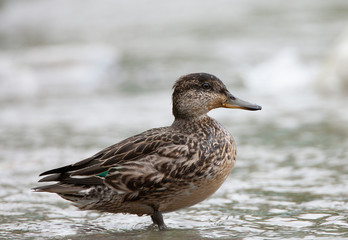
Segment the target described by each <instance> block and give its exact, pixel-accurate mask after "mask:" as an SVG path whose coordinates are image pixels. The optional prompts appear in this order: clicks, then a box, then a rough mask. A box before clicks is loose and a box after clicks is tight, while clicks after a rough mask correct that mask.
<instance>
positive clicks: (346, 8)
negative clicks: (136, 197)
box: [0, 0, 348, 240]
mask: <svg viewBox="0 0 348 240" xmlns="http://www.w3.org/2000/svg"><path fill="white" fill-rule="evenodd" d="M81 6H83V8H82V7H81ZM197 6H199V7H197ZM346 16H348V5H347V3H346V1H345V0H333V1H324V0H322V1H314V0H309V1H305V2H303V1H300V0H295V1H291V2H282V3H280V2H278V1H256V0H247V1H242V0H234V1H222V0H219V1H213V2H211V1H197V0H192V1H184V0H182V1H175V2H171V3H167V2H166V3H163V2H162V1H157V0H152V1H145V2H137V3H136V4H135V3H131V2H129V1H127V2H125V1H105V2H103V3H100V2H94V1H78V0H75V1H71V0H70V1H49V2H47V1H41V0H38V1H19V0H18V1H2V2H1V5H0V133H1V134H0V146H1V148H0V169H1V175H0V202H1V204H0V238H1V239H81V238H83V239H95V238H102V239H320V240H321V239H348V164H347V163H348V140H347V139H348V125H347V122H348V113H347V106H346V105H347V102H348V99H347V92H348V91H347V88H345V86H347V82H348V81H347V78H345V77H344V76H347V75H345V74H346V73H345V69H346V68H345V67H339V66H340V64H342V66H345V65H344V64H345V63H346V62H345V61H346V60H345V59H347V58H346V57H345V56H346V55H345V53H346V52H345V50H344V49H346V48H345V46H347V44H348V43H347V42H346V40H345V39H346V37H345V35H344V31H347V30H346V29H347V28H348V22H347V17H346ZM336 46H337V47H336ZM337 49H339V51H338V50H337ZM331 51H332V52H331ZM196 71H205V72H210V73H214V74H216V75H217V76H218V77H220V78H221V79H222V80H223V81H224V82H225V83H226V85H227V86H228V88H229V89H230V91H231V92H232V93H234V94H235V95H237V96H239V97H241V98H243V99H245V100H249V101H252V102H256V103H258V104H260V105H262V106H263V110H262V111H259V112H247V111H237V110H228V109H218V110H214V111H213V112H212V113H211V114H210V115H211V116H213V117H215V118H216V119H217V120H219V121H220V122H221V123H222V124H223V125H224V126H225V127H226V128H227V129H228V130H229V131H230V132H231V133H233V135H234V136H235V138H236V141H237V145H238V159H237V165H236V167H235V169H234V170H233V172H232V174H231V175H230V177H229V178H228V180H227V181H226V183H225V184H224V185H223V186H222V188H221V189H220V190H219V191H218V192H217V193H216V194H214V195H213V196H212V197H211V198H209V199H207V200H206V201H204V202H202V203H200V204H197V205H195V206H193V207H190V208H187V209H183V210H180V211H177V212H173V213H168V214H165V215H164V218H165V222H166V224H167V225H168V226H169V230H168V231H165V232H159V231H157V229H156V228H154V227H153V226H151V224H150V223H151V220H150V218H149V217H146V216H144V217H137V216H132V215H122V214H118V215H113V214H99V213H95V212H84V211H79V210H77V209H76V208H75V207H73V206H71V205H70V204H69V203H68V202H66V201H64V200H62V199H60V198H59V197H58V196H56V195H53V194H48V193H33V192H32V191H31V190H30V189H31V188H32V187H34V186H37V184H38V183H37V180H38V179H39V178H38V174H39V173H41V172H42V171H45V170H47V169H51V168H54V167H59V166H62V165H65V164H69V163H72V162H75V161H78V160H81V159H83V158H86V157H89V156H90V155H92V154H94V153H95V152H96V151H98V150H100V149H102V148H104V147H106V146H109V145H111V144H113V143H115V142H117V141H119V140H121V139H123V138H125V137H128V136H130V135H133V134H136V133H139V132H141V131H143V130H146V129H149V128H152V127H158V126H165V125H169V124H171V122H172V120H173V118H172V116H171V101H170V95H171V86H172V84H173V82H174V80H175V79H176V78H177V77H179V76H180V75H183V74H185V73H188V72H196ZM337 76H341V77H340V78H337Z"/></svg>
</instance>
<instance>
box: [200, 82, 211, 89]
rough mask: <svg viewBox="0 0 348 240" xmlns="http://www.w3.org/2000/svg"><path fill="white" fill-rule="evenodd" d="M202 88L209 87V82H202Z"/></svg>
mask: <svg viewBox="0 0 348 240" xmlns="http://www.w3.org/2000/svg"><path fill="white" fill-rule="evenodd" d="M202 88H204V89H209V88H210V85H209V83H203V84H202Z"/></svg>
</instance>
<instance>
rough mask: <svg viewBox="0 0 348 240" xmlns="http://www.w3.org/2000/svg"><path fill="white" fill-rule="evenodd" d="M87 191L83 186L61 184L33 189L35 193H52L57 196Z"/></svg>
mask: <svg viewBox="0 0 348 240" xmlns="http://www.w3.org/2000/svg"><path fill="white" fill-rule="evenodd" d="M85 189H86V188H84V187H83V186H76V185H67V184H61V183H56V184H52V185H46V186H41V187H36V188H33V190H34V191H35V192H51V193H57V194H68V193H76V192H79V191H82V190H85Z"/></svg>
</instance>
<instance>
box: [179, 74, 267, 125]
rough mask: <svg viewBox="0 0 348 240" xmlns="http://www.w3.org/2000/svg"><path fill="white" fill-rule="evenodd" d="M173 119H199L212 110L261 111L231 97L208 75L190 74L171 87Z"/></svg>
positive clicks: (219, 83) (223, 85)
mask: <svg viewBox="0 0 348 240" xmlns="http://www.w3.org/2000/svg"><path fill="white" fill-rule="evenodd" d="M173 89H174V92H173V114H174V116H175V118H181V119H187V118H199V117H201V116H204V115H205V114H206V113H208V112H209V111H210V110H212V109H214V108H219V107H223V108H239V109H244V110H251V111H255V110H261V107H260V106H259V105H256V104H252V103H249V102H246V101H243V100H241V99H239V98H236V97H235V96H233V95H232V94H231V93H230V92H229V91H228V90H227V88H226V86H225V84H223V82H222V81H221V80H220V79H218V78H217V77H215V76H214V75H211V74H208V73H191V74H188V75H185V76H182V77H180V78H179V79H178V80H177V81H176V82H175V84H174V86H173Z"/></svg>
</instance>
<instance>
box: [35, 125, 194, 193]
mask: <svg viewBox="0 0 348 240" xmlns="http://www.w3.org/2000/svg"><path fill="white" fill-rule="evenodd" d="M166 130H167V129H166V128H158V129H151V130H148V131H146V132H144V133H142V134H139V135H135V136H133V137H130V138H128V139H125V140H123V141H121V142H119V143H117V144H115V145H112V146H110V147H108V148H106V149H104V150H102V151H100V152H98V153H97V154H95V155H93V156H92V157H90V158H87V159H84V160H82V161H80V162H77V163H75V164H71V165H67V166H64V167H61V168H56V169H52V170H49V171H46V172H43V173H41V174H40V176H44V175H47V176H46V177H44V178H42V179H41V180H40V182H48V181H58V183H57V184H54V185H49V186H42V187H37V188H35V190H36V191H46V192H55V193H66V192H76V191H77V190H83V189H85V188H86V187H89V186H91V185H103V184H106V185H108V186H109V187H111V188H113V189H114V190H116V191H118V192H120V193H133V195H130V197H131V198H133V197H135V196H136V194H135V193H134V192H137V193H139V192H141V191H145V190H146V189H147V190H148V189H149V188H156V189H157V190H158V189H159V190H160V189H161V188H162V189H163V186H160V185H161V184H160V183H161V181H162V180H163V178H166V179H167V180H166V181H170V180H168V179H169V178H168V176H170V175H172V178H173V177H175V176H179V175H180V173H179V172H181V171H182V169H181V171H179V170H178V167H179V165H178V164H174V163H175V162H177V161H179V160H180V162H181V163H185V162H186V165H187V164H189V163H190V161H185V160H188V159H190V158H191V156H192V155H194V154H195V151H194V150H193V149H195V148H194V146H197V145H195V144H194V141H192V139H190V138H189V137H187V136H185V135H183V134H180V133H174V132H170V131H166ZM186 165H185V166H183V167H184V168H185V169H186V168H187V169H188V168H189V166H188V165H187V166H186ZM173 166H176V167H173ZM191 168H192V167H191ZM162 183H163V182H162Z"/></svg>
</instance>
